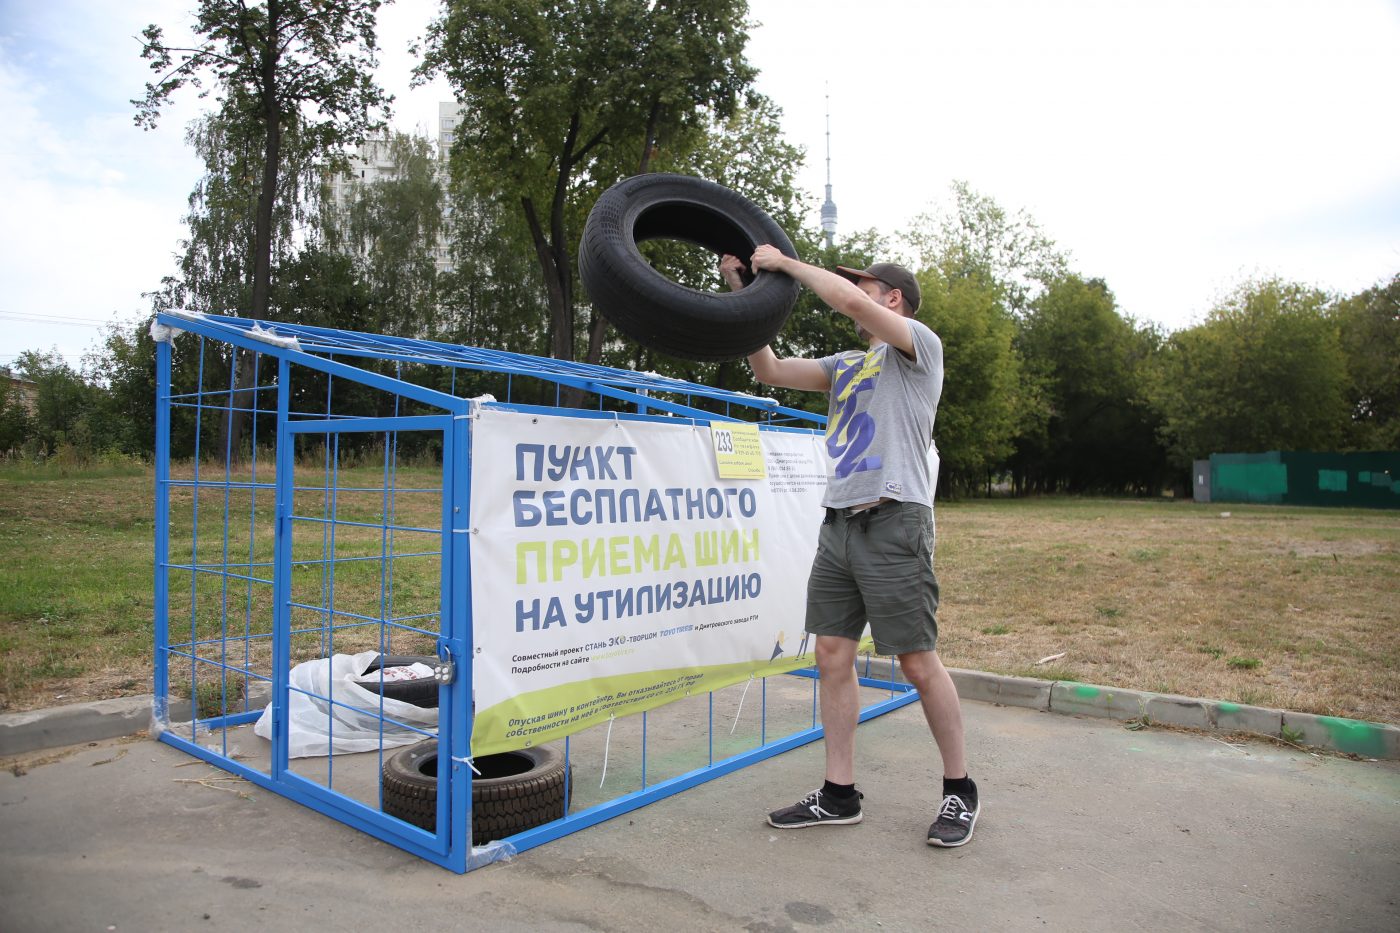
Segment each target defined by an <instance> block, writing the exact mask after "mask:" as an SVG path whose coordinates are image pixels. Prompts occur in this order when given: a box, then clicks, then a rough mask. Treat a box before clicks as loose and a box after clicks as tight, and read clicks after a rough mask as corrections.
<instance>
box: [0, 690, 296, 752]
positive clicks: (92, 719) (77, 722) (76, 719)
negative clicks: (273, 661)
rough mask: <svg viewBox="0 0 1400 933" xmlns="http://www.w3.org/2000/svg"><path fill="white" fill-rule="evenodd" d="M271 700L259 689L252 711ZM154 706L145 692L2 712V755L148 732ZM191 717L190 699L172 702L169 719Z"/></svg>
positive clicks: (253, 699)
mask: <svg viewBox="0 0 1400 933" xmlns="http://www.w3.org/2000/svg"><path fill="white" fill-rule="evenodd" d="M267 703H268V698H267V696H266V695H263V696H259V695H258V694H257V693H256V692H255V693H254V694H253V695H252V696H250V697H249V698H248V708H249V709H250V710H252V709H262V708H263V707H264V706H266V705H267ZM151 705H152V697H151V695H150V694H149V693H145V694H141V695H140V696H134V697H118V698H116V699H112V700H95V701H93V702H91V703H71V704H68V705H65V706H53V707H50V708H48V709H35V710H28V711H27V712H23V713H3V714H0V757H6V756H10V755H21V754H24V753H25V752H33V751H40V750H42V749H46V748H57V747H59V746H61V745H80V744H82V743H84V742H100V741H102V740H103V739H116V738H121V737H122V736H124V735H135V734H136V733H138V732H144V731H146V730H147V729H149V728H150V727H151ZM190 718H191V712H190V701H189V700H176V701H174V702H172V703H171V704H170V710H169V716H168V720H167V721H172V722H188V721H189V720H190Z"/></svg>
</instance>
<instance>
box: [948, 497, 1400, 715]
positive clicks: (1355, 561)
mask: <svg viewBox="0 0 1400 933" xmlns="http://www.w3.org/2000/svg"><path fill="white" fill-rule="evenodd" d="M1226 513H1228V517H1225V516H1226ZM935 559H936V563H937V568H938V571H939V582H940V584H941V586H942V590H943V601H942V610H941V612H940V626H941V628H942V635H941V638H942V642H941V646H942V651H941V653H942V655H943V658H944V661H945V663H947V664H949V665H950V666H955V667H967V668H974V669H979V670H985V671H992V672H995V673H1002V674H1017V675H1022V676H1029V677H1048V678H1055V679H1065V680H1076V681H1080V682H1083V683H1095V684H1104V685H1111V686H1118V687H1127V688H1134V689H1141V690H1150V691H1156V692H1160V693H1177V694H1183V695H1186V696H1196V697H1205V698H1213V699H1222V700H1231V701H1235V702H1240V703H1250V704H1256V705H1260V706H1268V707H1279V708H1285V709H1292V710H1298V711H1303V712H1313V713H1322V714H1326V715H1333V716H1346V717H1349V718H1356V719H1369V720H1374V721H1380V722H1390V723H1400V599H1397V594H1400V513H1396V512H1388V511H1371V510H1360V509H1347V510H1342V509H1320V508H1287V507H1276V506H1251V505H1240V504H1218V503H1217V504H1214V505H1197V504H1194V503H1179V502H1168V501H1163V502H1146V501H1136V502H1129V501H1116V500H1103V499H1083V500H1080V499H1041V500H1026V501H992V502H986V501H982V502H967V503H956V504H953V505H950V506H946V507H945V506H940V507H939V510H938V545H937V555H936V558H935ZM1061 653H1063V654H1064V657H1062V658H1060V659H1058V660H1055V661H1053V662H1047V663H1045V664H1037V662H1038V661H1039V660H1040V659H1042V658H1046V657H1049V656H1051V655H1057V654H1061Z"/></svg>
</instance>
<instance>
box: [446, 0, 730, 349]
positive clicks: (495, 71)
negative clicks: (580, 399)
mask: <svg viewBox="0 0 1400 933" xmlns="http://www.w3.org/2000/svg"><path fill="white" fill-rule="evenodd" d="M445 6H446V9H445V12H444V13H443V15H442V16H441V17H439V18H438V19H437V20H435V21H434V22H433V23H432V24H431V25H430V27H429V29H428V33H427V39H426V48H425V51H424V54H423V62H422V64H421V65H420V66H419V68H418V75H419V77H420V78H428V77H431V76H434V75H438V74H441V75H444V76H445V77H446V78H447V79H448V81H449V82H450V83H451V85H452V87H453V88H454V90H455V91H456V94H457V98H458V100H459V101H460V102H461V103H462V104H463V107H464V111H463V120H462V124H461V126H460V128H459V130H458V133H457V137H456V140H455V141H454V144H453V159H454V160H456V161H457V162H459V163H461V164H462V165H463V166H464V167H465V170H464V171H463V172H462V173H461V174H462V176H463V177H466V178H470V179H473V180H474V181H475V182H476V183H477V184H478V185H481V186H483V187H481V188H479V189H478V190H479V191H480V192H481V193H483V194H486V193H492V192H494V193H495V194H496V196H497V197H499V198H500V199H501V200H502V201H503V202H504V203H505V204H507V205H511V206H513V209H515V210H518V211H520V212H521V213H522V214H523V216H524V219H525V223H526V227H527V229H528V231H529V233H530V238H531V242H532V245H533V247H534V252H535V255H536V258H537V259H538V262H539V266H540V270H541V272H542V273H543V279H544V284H545V290H546V294H547V297H548V304H549V337H550V342H549V346H550V353H551V355H552V356H554V357H555V358H557V359H565V360H572V359H576V358H577V357H578V352H579V347H578V346H577V342H576V337H577V333H578V331H579V330H580V328H579V322H578V321H576V318H575V315H576V308H577V302H576V299H575V277H574V262H573V256H574V254H575V251H576V247H577V238H578V235H579V232H580V227H581V225H582V219H583V217H584V216H585V215H586V212H587V208H588V207H589V206H591V204H592V201H593V200H594V199H595V198H596V195H597V194H598V193H599V192H601V191H602V190H603V189H604V188H606V187H607V186H608V185H610V184H612V183H613V182H614V181H616V180H618V179H619V178H621V177H624V176H625V175H630V174H633V173H639V172H646V171H649V170H651V166H652V165H653V161H654V160H655V159H656V157H657V156H658V155H659V154H660V153H662V152H664V151H665V150H666V149H667V148H668V147H669V146H673V145H676V144H678V143H683V142H684V141H685V140H687V139H688V138H692V137H691V136H690V134H691V131H692V130H693V129H694V128H695V127H697V126H699V125H701V124H703V122H704V121H705V120H707V119H709V118H710V117H711V116H712V115H718V116H720V117H724V116H727V115H728V114H729V113H731V112H732V111H733V109H734V107H735V105H736V103H737V102H738V99H739V96H740V95H741V94H742V93H743V92H744V91H745V90H746V89H747V88H748V86H749V85H750V83H751V82H752V80H753V78H754V75H755V71H754V69H753V68H751V67H750V66H749V65H748V63H747V62H746V61H745V60H744V58H743V51H744V46H745V44H746V43H747V41H748V33H747V31H746V24H745V16H746V15H747V12H748V4H747V2H746V0H447V2H446V4H445ZM586 326H587V330H588V334H587V343H586V347H587V349H586V350H585V358H586V359H587V360H588V361H589V362H597V361H598V360H599V359H600V357H601V354H602V347H603V335H604V327H605V325H604V322H603V319H602V318H601V317H598V318H595V319H594V320H593V321H592V322H590V323H588V324H587V325H586Z"/></svg>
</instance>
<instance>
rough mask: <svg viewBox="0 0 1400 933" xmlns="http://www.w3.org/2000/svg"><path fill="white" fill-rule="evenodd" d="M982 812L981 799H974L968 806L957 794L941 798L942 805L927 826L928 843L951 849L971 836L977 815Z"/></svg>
mask: <svg viewBox="0 0 1400 933" xmlns="http://www.w3.org/2000/svg"><path fill="white" fill-rule="evenodd" d="M981 812H982V801H980V800H977V799H974V800H973V801H972V806H971V807H970V808H969V807H968V805H967V803H966V801H964V800H963V799H962V798H961V797H959V796H958V795H957V794H949V795H948V796H946V797H944V798H943V807H942V809H940V810H939V811H938V819H936V820H934V821H933V825H932V826H930V827H929V828H928V844H929V845H931V846H943V847H944V848H948V849H951V848H953V847H954V846H960V845H963V844H964V843H966V842H967V841H968V840H969V839H971V838H972V828H973V827H974V826H976V825H977V815H978V814H979V813H981Z"/></svg>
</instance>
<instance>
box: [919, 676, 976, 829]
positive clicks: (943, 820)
mask: <svg viewBox="0 0 1400 933" xmlns="http://www.w3.org/2000/svg"><path fill="white" fill-rule="evenodd" d="M899 665H900V667H901V668H902V669H903V670H904V676H905V678H906V679H907V680H908V681H909V682H910V683H911V684H913V685H914V687H915V689H917V690H918V691H919V701H920V703H921V704H922V706H923V709H924V718H925V719H927V720H928V727H929V731H931V732H932V733H933V740H934V741H935V742H937V743H938V754H939V755H941V756H942V758H943V803H942V805H941V806H940V807H939V809H938V817H937V819H935V820H934V821H933V825H932V826H930V827H929V828H928V844H929V845H931V846H939V847H941V848H955V847H957V846H961V845H965V844H966V843H967V842H968V840H970V839H971V838H972V831H973V829H974V828H975V827H976V825H977V817H978V816H979V815H980V814H981V812H982V803H981V800H980V799H979V795H978V793H977V785H976V784H975V783H974V782H973V781H972V779H971V778H970V777H968V774H967V756H966V752H965V750H964V748H963V724H962V707H961V706H959V704H958V689H957V687H956V686H954V685H953V678H952V677H950V676H949V675H948V669H947V668H945V667H944V666H943V661H942V660H941V659H940V658H939V657H938V652H936V651H913V652H910V653H908V654H901V655H900V656H899Z"/></svg>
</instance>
